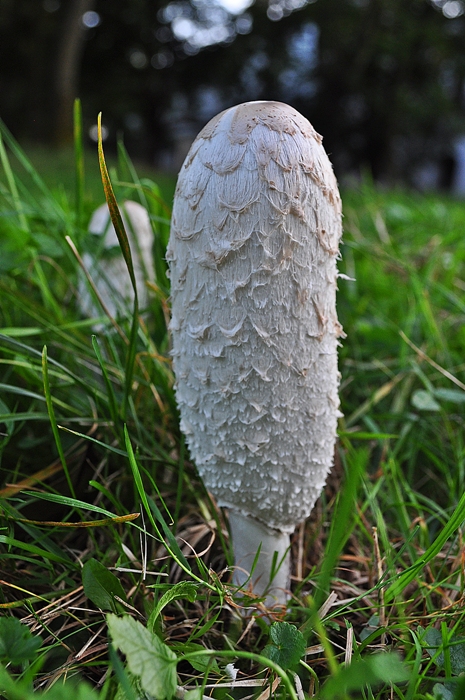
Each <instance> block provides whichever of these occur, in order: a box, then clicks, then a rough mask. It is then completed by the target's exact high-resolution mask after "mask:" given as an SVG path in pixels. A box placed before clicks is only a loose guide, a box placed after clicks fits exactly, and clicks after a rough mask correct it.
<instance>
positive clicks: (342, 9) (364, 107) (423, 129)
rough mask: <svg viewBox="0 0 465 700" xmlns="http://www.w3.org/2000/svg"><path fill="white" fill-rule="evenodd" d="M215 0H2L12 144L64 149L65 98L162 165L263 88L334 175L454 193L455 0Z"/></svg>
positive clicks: (0, 70) (3, 91)
mask: <svg viewBox="0 0 465 700" xmlns="http://www.w3.org/2000/svg"><path fill="white" fill-rule="evenodd" d="M244 2H245V0H244ZM226 7H227V6H226ZM226 7H225V6H223V5H222V4H221V3H220V0H171V2H169V1H168V2H167V1H166V0H1V2H0V116H1V118H2V119H3V121H4V122H5V123H6V125H7V126H8V127H9V129H10V130H11V131H12V132H13V134H14V135H15V136H16V138H18V139H19V140H20V141H21V140H26V141H34V142H37V143H42V144H47V145H63V144H66V143H67V142H69V141H70V140H71V139H72V104H73V100H74V98H75V97H80V98H81V100H82V106H83V113H84V121H85V130H86V134H87V135H88V138H89V139H91V136H90V134H92V133H93V132H92V127H93V126H94V125H95V123H96V117H97V114H98V112H100V111H101V112H102V113H103V123H104V125H105V127H106V130H107V131H108V137H107V143H106V148H110V149H111V148H112V147H114V145H115V143H116V140H117V138H118V137H119V136H121V135H123V137H124V142H125V144H126V147H127V149H128V150H129V153H130V154H131V156H133V157H135V158H137V159H142V160H145V161H146V162H148V163H150V164H152V165H156V166H158V167H165V168H167V169H171V170H176V168H177V167H179V164H180V161H181V159H182V156H183V154H184V153H185V149H186V147H187V145H188V143H189V141H190V140H191V139H192V138H193V137H194V136H195V134H196V133H197V131H198V130H199V129H200V128H201V127H202V126H203V124H204V123H205V122H206V121H207V120H208V119H209V118H210V117H211V116H213V114H214V113H216V112H218V111H219V110H221V109H223V108H225V107H228V106H230V105H232V104H235V103H237V102H242V101H245V100H254V99H273V100H274V99H276V100H282V101H285V102H289V103H290V104H292V105H293V106H294V107H296V108H297V109H298V110H300V111H301V112H302V113H303V114H304V115H305V116H306V117H307V118H308V119H309V120H310V121H311V122H312V124H313V125H314V126H315V128H316V129H317V130H318V131H319V132H320V133H321V134H323V136H324V143H325V146H326V150H327V151H328V152H329V153H330V157H331V160H332V162H333V164H334V167H335V169H336V173H337V175H338V176H339V177H340V178H341V177H342V178H344V177H354V176H355V177H358V176H360V174H363V173H368V174H370V175H371V176H373V177H374V178H375V179H376V180H379V181H382V182H386V183H390V184H391V183H393V182H403V183H406V184H410V185H414V186H417V187H425V186H428V185H431V186H435V187H443V188H448V187H452V188H454V187H455V188H456V189H457V184H456V182H455V179H456V178H455V176H456V172H457V170H456V169H457V157H458V152H459V151H458V148H457V142H458V140H460V138H461V137H463V135H464V134H465V111H464V110H465V14H464V11H465V2H463V0H311V1H309V0H307V2H305V0H269V2H266V1H265V0H256V2H255V3H253V4H251V5H250V6H249V7H244V5H243V6H242V11H235V12H233V11H228V10H227V9H226ZM454 178H455V179H454ZM454 183H455V184H454Z"/></svg>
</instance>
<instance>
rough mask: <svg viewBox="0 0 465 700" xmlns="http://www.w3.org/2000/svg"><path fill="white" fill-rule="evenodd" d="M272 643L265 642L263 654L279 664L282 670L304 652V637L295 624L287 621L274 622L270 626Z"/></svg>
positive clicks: (289, 666)
mask: <svg viewBox="0 0 465 700" xmlns="http://www.w3.org/2000/svg"><path fill="white" fill-rule="evenodd" d="M270 638H271V641H272V644H267V646H266V647H265V649H264V650H263V656H266V657H267V658H268V659H270V660H271V661H274V662H275V663H276V664H278V665H279V666H281V668H283V669H284V670H287V669H289V668H292V666H296V664H298V663H299V661H300V659H301V658H302V656H303V655H304V654H305V648H306V645H305V639H304V636H303V634H302V632H300V631H299V630H298V629H297V627H296V626H295V625H291V624H289V622H274V623H273V624H272V625H271V627H270Z"/></svg>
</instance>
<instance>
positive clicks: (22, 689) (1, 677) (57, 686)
mask: <svg viewBox="0 0 465 700" xmlns="http://www.w3.org/2000/svg"><path fill="white" fill-rule="evenodd" d="M0 688H1V689H2V692H3V693H5V695H3V694H2V696H1V697H2V698H3V697H5V698H6V697H8V698H9V700H10V699H11V700H37V698H38V697H39V698H46V700H69V699H70V698H72V699H73V700H98V698H99V695H98V693H96V692H95V691H94V690H93V689H92V688H91V687H90V685H88V684H87V683H83V682H79V683H78V684H76V683H75V682H73V681H71V682H69V683H60V682H57V683H54V685H53V686H52V687H51V688H49V689H48V690H46V691H45V692H44V693H41V692H40V691H38V690H32V689H31V683H30V681H29V680H26V679H22V680H17V679H13V678H12V677H11V676H10V674H9V673H8V672H7V671H6V669H4V668H3V667H2V666H1V665H0Z"/></svg>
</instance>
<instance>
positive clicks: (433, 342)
mask: <svg viewBox="0 0 465 700" xmlns="http://www.w3.org/2000/svg"><path fill="white" fill-rule="evenodd" d="M75 125H76V126H75V148H74V162H73V158H71V159H70V162H69V166H68V168H69V171H70V173H71V175H70V180H69V182H71V185H70V186H69V187H68V186H65V187H56V186H55V185H53V184H52V185H49V184H48V183H50V182H51V181H52V177H51V173H50V172H47V171H46V172H44V173H41V174H39V172H38V171H37V169H36V168H35V167H34V165H33V164H32V160H31V159H30V158H29V157H28V156H27V155H26V153H25V152H24V151H23V150H22V149H21V147H20V146H19V145H18V144H17V143H16V142H15V141H14V139H13V137H12V136H11V134H10V133H9V132H8V130H7V129H6V127H5V126H4V125H0V136H1V141H0V161H1V165H2V169H3V172H2V173H1V174H0V240H1V241H2V242H1V255H0V269H1V272H2V275H1V277H0V295H1V299H0V320H1V329H0V330H1V335H0V460H1V462H0V464H1V483H0V572H1V574H0V579H1V581H0V687H1V691H0V692H1V694H2V695H3V696H4V697H6V698H7V699H10V698H11V699H14V698H19V697H21V698H25V699H26V700H28V699H29V697H32V694H34V695H37V694H39V695H40V694H41V693H44V692H45V691H47V694H46V697H48V698H51V699H52V700H53V698H54V697H55V696H56V698H57V699H59V698H61V697H63V698H67V697H69V692H70V691H72V692H73V693H76V694H77V696H78V698H82V700H93V699H94V698H100V699H101V700H102V699H103V698H105V699H106V698H108V699H110V698H111V699H113V698H116V699H118V700H119V699H120V698H125V697H130V698H137V699H139V698H147V697H161V695H163V693H164V692H166V693H167V696H168V695H169V693H168V690H169V689H171V691H170V692H171V693H174V695H175V696H176V697H177V698H180V699H184V698H186V700H193V698H201V697H202V698H203V697H207V696H208V697H211V696H213V697H215V698H218V700H223V699H229V698H243V697H248V696H250V695H252V696H254V697H256V698H258V700H265V698H268V697H269V696H270V693H273V694H274V695H277V696H279V697H282V698H289V699H292V700H296V698H298V699H299V700H303V699H304V698H305V697H316V698H321V699H322V700H323V699H325V698H326V700H336V699H339V698H354V699H355V698H356V699H357V700H358V699H359V698H363V699H367V700H368V699H371V700H373V699H375V698H376V699H379V700H384V699H385V700H387V699H388V698H389V699H391V698H398V699H399V700H400V699H402V700H423V699H424V700H431V698H438V697H444V698H447V699H448V700H449V699H450V698H460V697H461V693H462V694H463V678H462V674H463V673H464V672H465V651H464V650H465V641H464V640H465V620H464V608H463V602H464V600H465V590H464V587H465V573H464V561H465V560H464V545H463V534H462V532H463V523H464V521H465V501H464V498H465V497H464V495H463V494H464V492H465V488H464V487H465V444H464V442H465V441H464V435H465V431H464V412H463V409H464V406H465V363H464V362H463V347H464V345H465V331H464V329H465V324H464V318H465V301H464V292H465V284H464V282H463V280H464V279H465V239H464V238H463V229H464V226H465V209H464V207H463V203H462V202H460V201H457V200H454V199H452V198H448V197H445V196H439V195H421V196H420V195H419V194H416V193H412V192H405V191H400V190H399V191H396V190H394V191H384V190H380V189H376V188H375V187H374V186H373V185H372V184H370V183H362V184H361V185H360V187H359V188H358V189H353V190H350V191H346V192H343V201H344V212H345V219H344V223H345V235H344V246H343V251H342V252H343V259H342V261H341V264H340V268H341V273H342V275H343V276H342V277H341V279H340V283H339V286H340V291H339V296H338V307H339V316H340V320H341V322H342V323H343V325H344V328H345V331H346V333H347V339H346V340H345V341H344V344H343V347H342V348H341V351H340V368H341V373H342V381H341V400H342V408H343V412H344V416H345V417H344V418H342V419H341V421H340V431H339V432H340V440H339V444H338V448H337V452H336V455H335V467H334V469H333V471H332V473H331V475H330V477H329V479H328V483H327V486H326V488H325V491H324V493H323V494H322V497H321V499H320V500H319V502H318V504H317V506H316V508H315V510H314V512H313V514H312V516H311V517H310V519H309V520H308V522H307V523H305V524H304V525H302V526H301V527H300V528H299V529H298V531H297V532H296V533H295V535H294V537H293V541H292V548H293V561H294V569H293V579H292V593H293V597H292V601H291V604H290V606H289V609H288V611H287V612H286V613H283V612H282V611H280V612H279V613H277V612H273V611H269V610H266V608H265V607H264V605H263V601H261V600H260V599H257V598H252V597H242V598H241V597H238V596H237V595H236V590H235V587H234V586H233V585H232V584H231V576H230V573H231V572H230V564H231V559H230V551H229V535H228V530H227V526H226V521H225V517H224V514H223V512H222V511H221V510H220V509H218V508H217V506H216V504H215V503H214V501H213V499H212V498H211V496H210V495H209V494H208V493H207V492H206V491H205V489H204V487H203V485H202V484H201V482H200V481H199V479H198V476H197V474H196V471H195V468H194V466H193V465H192V463H191V462H190V460H189V455H188V453H187V450H186V449H185V446H184V442H183V439H182V436H181V435H180V433H179V427H178V414H177V409H176V404H175V400H174V392H173V376H172V371H171V364H170V359H169V337H168V331H167V323H168V317H169V302H168V297H169V286H168V279H167V274H166V263H165V259H164V251H165V248H166V244H167V240H168V235H169V203H168V202H167V201H166V197H164V196H163V195H162V194H161V192H162V190H161V189H160V188H159V186H158V185H157V184H156V183H155V181H154V180H153V179H151V178H150V177H139V176H138V174H137V169H136V168H135V167H134V165H133V164H132V163H131V161H130V159H129V157H128V155H127V153H126V151H125V149H124V146H123V144H122V143H121V144H119V150H118V162H117V163H114V164H112V165H111V167H110V168H108V167H107V164H106V160H105V156H104V153H103V147H102V142H101V139H100V142H99V149H98V158H99V160H100V169H101V173H102V180H103V190H102V186H101V183H100V184H99V185H98V187H96V186H95V184H92V183H94V182H95V181H94V180H93V179H92V178H89V177H88V176H87V164H86V160H87V159H88V154H86V153H85V152H84V149H83V146H82V128H81V116H80V105H79V103H76V105H75ZM94 158H95V160H96V161H97V154H94ZM49 160H50V159H49ZM52 167H53V166H52ZM109 172H111V173H112V176H111V178H110V175H109ZM73 178H74V183H73V182H72V179H73ZM162 179H163V178H160V181H161V180H162ZM64 182H68V180H66V178H65V179H64ZM163 182H164V184H163V187H164V189H163V191H165V192H166V191H170V192H172V190H173V183H169V185H168V189H167V188H166V180H163ZM127 198H130V199H131V198H132V199H135V200H137V201H139V202H140V203H141V204H143V205H144V206H145V207H146V208H147V210H148V212H149V215H150V220H151V223H152V227H153V233H154V247H153V254H154V269H155V278H154V280H151V281H150V282H147V288H148V290H149V301H148V304H147V308H144V309H139V308H138V301H137V298H138V297H137V289H135V292H136V295H135V296H136V298H135V302H134V304H130V305H129V307H128V305H126V306H124V305H122V306H121V309H120V312H118V314H117V315H116V317H111V314H109V313H108V310H105V309H104V308H102V306H101V305H99V303H98V298H97V297H95V295H94V297H93V298H95V301H96V304H98V305H97V307H96V308H98V309H99V311H98V312H97V313H98V314H100V309H101V315H99V316H98V317H95V318H93V317H86V316H85V315H84V314H83V312H82V310H81V308H82V307H81V305H80V295H81V294H82V293H83V292H82V289H84V288H85V289H87V290H89V293H91V294H92V293H93V292H92V285H93V282H92V280H91V279H90V278H89V277H86V275H85V274H84V272H83V267H85V265H84V263H83V260H84V255H85V253H87V252H90V253H95V251H94V249H93V247H92V243H93V242H95V241H93V240H92V239H93V238H95V237H93V236H91V235H90V234H88V232H87V226H88V222H89V220H90V216H91V213H92V211H93V210H94V209H95V208H97V206H99V205H100V204H101V203H102V202H103V201H104V199H106V200H107V202H108V204H109V208H110V212H111V214H112V221H113V224H114V226H115V229H116V232H117V235H118V239H119V242H120V247H121V251H122V252H121V255H122V256H123V257H124V259H125V261H126V266H127V270H128V272H127V274H128V276H129V277H130V278H131V280H132V284H133V286H135V287H136V280H135V275H134V272H133V268H132V258H131V256H132V253H131V251H130V249H129V246H128V238H127V235H126V231H125V230H124V225H123V222H122V220H121V217H120V215H119V209H118V203H121V202H122V201H124V199H127ZM348 278H353V279H352V280H350V279H348ZM94 287H95V285H94ZM139 291H140V290H139ZM245 608H246V609H247V611H248V614H247V615H244V609H245ZM118 650H120V652H121V651H122V652H124V655H123V656H120V655H119V652H118ZM141 658H146V659H147V662H146V663H142V664H141V662H140V660H141ZM153 669H156V670H157V673H156V674H155V675H154V672H153ZM163 678H165V679H167V681H166V683H165V684H164V685H163V684H162V685H161V686H160V679H163ZM167 689H168V690H167Z"/></svg>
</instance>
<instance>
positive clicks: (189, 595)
mask: <svg viewBox="0 0 465 700" xmlns="http://www.w3.org/2000/svg"><path fill="white" fill-rule="evenodd" d="M149 588H150V586H149ZM197 588H198V585H197V584H195V583H194V582H193V581H180V582H179V583H176V584H175V585H174V586H171V588H170V589H169V590H168V591H166V593H164V594H163V595H162V597H161V598H160V600H159V601H158V603H157V604H156V606H155V607H154V609H153V610H152V612H151V613H150V617H149V619H148V622H147V627H148V629H149V630H153V626H154V624H155V621H156V619H157V617H158V616H159V615H160V613H161V612H162V610H163V609H164V608H166V606H167V605H169V603H171V602H172V601H173V600H179V599H180V598H185V599H186V600H188V601H190V602H191V603H193V602H194V600H195V599H196V598H197Z"/></svg>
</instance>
